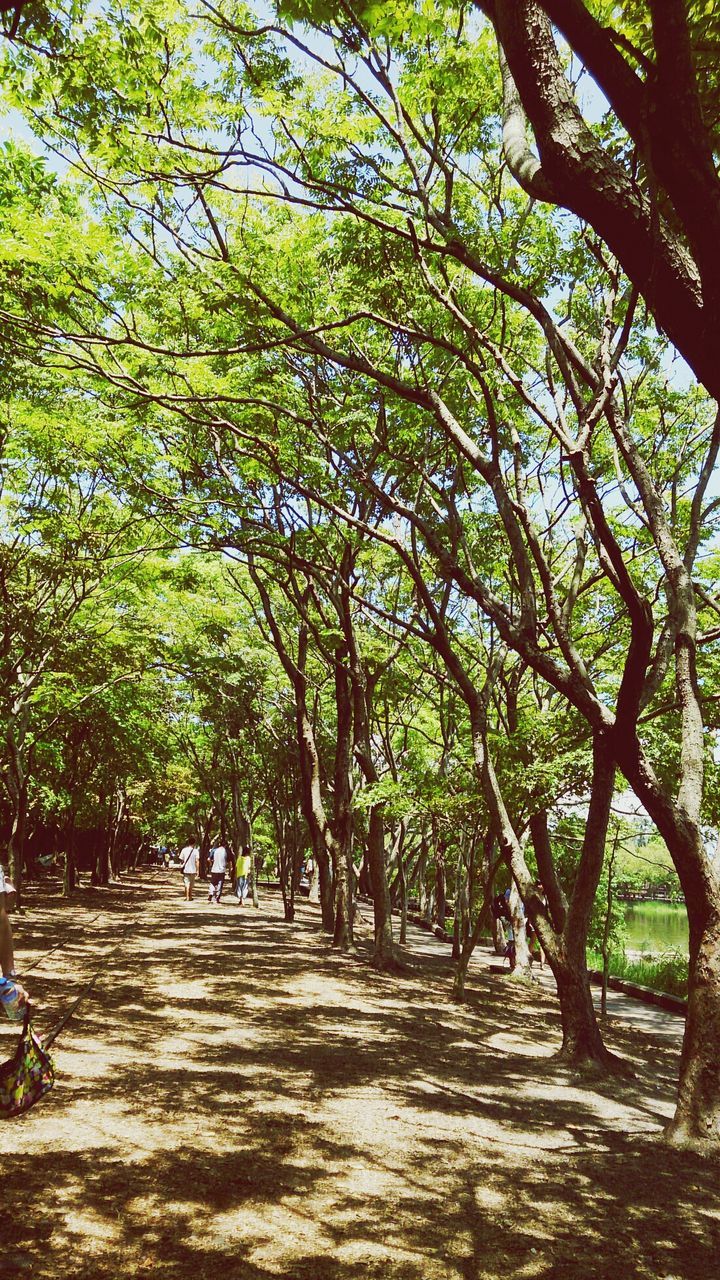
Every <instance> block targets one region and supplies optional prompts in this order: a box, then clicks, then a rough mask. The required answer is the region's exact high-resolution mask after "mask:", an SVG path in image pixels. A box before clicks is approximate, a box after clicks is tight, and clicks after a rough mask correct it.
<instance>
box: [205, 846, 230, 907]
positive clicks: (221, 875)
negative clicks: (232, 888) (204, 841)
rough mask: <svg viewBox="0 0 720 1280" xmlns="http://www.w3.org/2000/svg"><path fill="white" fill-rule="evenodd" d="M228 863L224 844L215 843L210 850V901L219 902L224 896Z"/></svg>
mask: <svg viewBox="0 0 720 1280" xmlns="http://www.w3.org/2000/svg"><path fill="white" fill-rule="evenodd" d="M227 865H228V854H227V849H226V848H225V845H224V844H220V838H219V837H218V843H217V844H215V845H213V847H212V849H211V850H210V886H209V890H208V902H219V901H220V899H221V897H222V891H223V885H224V883H225V873H226V871H227Z"/></svg>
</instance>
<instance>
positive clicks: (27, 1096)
mask: <svg viewBox="0 0 720 1280" xmlns="http://www.w3.org/2000/svg"><path fill="white" fill-rule="evenodd" d="M54 1083H55V1071H54V1069H53V1063H52V1058H51V1057H50V1054H49V1053H48V1052H47V1050H46V1049H44V1048H43V1045H42V1043H41V1041H40V1040H39V1039H38V1037H37V1036H36V1035H35V1032H34V1031H33V1029H32V1023H31V1022H30V1006H29V1005H28V1006H27V1008H26V1010H25V1021H24V1022H23V1028H22V1033H21V1035H20V1039H19V1040H18V1044H17V1048H16V1050H15V1052H14V1054H13V1056H12V1058H9V1059H8V1061H7V1062H3V1064H2V1066H0V1120H8V1119H10V1117H11V1116H19V1115H21V1114H22V1112H23V1111H28V1110H29V1109H30V1107H32V1106H34V1104H35V1103H36V1102H38V1101H39V1100H40V1098H42V1097H43V1096H44V1094H46V1093H47V1092H48V1090H49V1089H52V1087H53V1084H54Z"/></svg>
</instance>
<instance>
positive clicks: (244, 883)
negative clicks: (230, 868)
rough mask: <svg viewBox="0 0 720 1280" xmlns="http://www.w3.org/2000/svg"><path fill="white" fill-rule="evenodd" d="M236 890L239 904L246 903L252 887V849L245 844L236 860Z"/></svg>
mask: <svg viewBox="0 0 720 1280" xmlns="http://www.w3.org/2000/svg"><path fill="white" fill-rule="evenodd" d="M235 875H236V877H237V879H236V882H235V892H236V894H237V900H238V906H239V907H243V906H244V905H245V899H246V898H247V896H248V889H249V887H250V850H249V848H248V846H247V845H244V846H243V848H242V849H241V851H240V853H239V854H238V856H237V859H236V861H235Z"/></svg>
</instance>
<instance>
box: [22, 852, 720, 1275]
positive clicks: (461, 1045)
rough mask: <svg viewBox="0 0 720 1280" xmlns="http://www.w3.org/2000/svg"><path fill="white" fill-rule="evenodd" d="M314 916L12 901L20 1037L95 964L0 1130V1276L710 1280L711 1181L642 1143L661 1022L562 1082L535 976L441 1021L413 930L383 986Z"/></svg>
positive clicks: (661, 1045) (654, 1114)
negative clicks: (622, 1058)
mask: <svg viewBox="0 0 720 1280" xmlns="http://www.w3.org/2000/svg"><path fill="white" fill-rule="evenodd" d="M86 893H87V899H86V898H85V894H86ZM318 925H319V921H318V911H317V908H316V907H313V906H312V905H310V904H308V903H302V904H300V906H299V908H298V916H297V918H296V921H295V922H294V923H293V924H292V925H288V924H285V923H284V921H283V920H282V909H281V904H280V903H279V900H278V899H277V897H275V896H273V895H268V894H265V895H263V897H262V902H261V908H260V910H258V911H255V910H251V909H246V910H244V911H242V912H241V911H239V910H238V909H237V908H235V907H234V904H233V903H232V902H228V903H227V904H225V903H223V904H221V905H220V906H219V907H212V906H208V905H207V904H206V903H205V902H203V901H202V899H200V900H198V901H196V902H194V903H192V904H189V905H187V906H186V905H185V904H184V903H183V902H182V901H181V899H180V896H179V893H178V885H177V882H176V878H171V877H170V876H168V875H166V874H165V873H162V872H146V873H144V874H143V875H142V876H140V877H138V878H137V879H136V880H134V881H129V882H128V883H127V884H125V885H124V886H123V887H121V888H119V889H116V890H113V891H111V892H108V891H85V890H84V891H83V894H82V895H81V896H80V897H79V898H78V900H77V903H74V904H73V906H72V907H71V908H69V909H67V908H64V907H62V906H61V905H60V904H59V903H57V902H53V901H50V902H40V903H39V904H38V905H37V906H36V905H34V904H33V903H32V901H31V903H30V907H29V910H28V912H27V915H26V916H25V917H24V918H23V920H22V921H21V922H20V927H19V928H18V930H17V939H18V960H19V962H20V964H21V965H23V966H26V967H27V966H30V965H31V964H34V965H35V967H34V968H33V969H32V970H31V971H30V972H29V973H28V975H27V983H28V986H30V987H31V989H32V993H33V996H34V997H36V998H37V999H38V1000H39V1002H40V1004H41V1010H40V1012H39V1014H38V1019H37V1021H38V1026H39V1028H40V1029H41V1030H44V1029H46V1028H47V1027H50V1026H51V1025H53V1023H54V1022H55V1020H56V1019H57V1018H58V1017H59V1016H60V1015H61V1014H62V1012H63V1010H64V1009H65V1008H67V1007H68V1005H69V1004H70V1003H71V1002H72V1000H73V998H74V997H75V995H76V994H77V993H78V992H79V991H80V990H81V989H82V988H83V986H84V984H87V982H88V980H89V979H90V978H92V976H93V975H94V974H95V973H96V972H97V971H98V970H99V969H100V968H101V966H102V965H103V963H105V968H104V969H103V970H102V972H101V973H100V977H99V978H98V981H97V984H96V986H95V987H94V989H93V990H92V991H91V992H90V993H89V994H88V995H87V996H86V998H85V999H84V1000H83V1002H82V1004H81V1005H80V1008H79V1010H78V1012H77V1014H76V1015H75V1016H74V1018H73V1019H72V1021H71V1022H70V1024H69V1025H68V1026H67V1027H66V1028H65V1030H64V1031H63V1033H62V1034H61V1036H60V1038H59V1040H58V1041H57V1044H56V1046H55V1051H54V1052H55V1057H56V1061H57V1066H58V1072H59V1074H58V1082H57V1085H56V1088H55V1090H54V1091H53V1092H52V1093H51V1094H50V1095H49V1096H48V1098H47V1099H46V1100H45V1101H44V1102H43V1103H41V1104H40V1105H39V1106H37V1107H36V1108H35V1109H34V1110H33V1111H32V1112H30V1113H29V1114H28V1115H27V1116H26V1117H23V1118H22V1119H20V1120H17V1121H14V1122H8V1123H7V1124H5V1125H4V1126H2V1128H0V1152H1V1153H2V1178H3V1184H2V1185H3V1199H4V1203H5V1204H8V1203H13V1204H17V1203H18V1202H19V1201H21V1203H22V1212H21V1213H20V1214H17V1213H15V1212H14V1213H13V1214H12V1215H6V1217H5V1219H4V1239H3V1243H4V1252H2V1253H0V1276H2V1277H3V1280H5V1277H8V1278H9V1277H11V1276H12V1277H13V1278H15V1277H18V1276H22V1275H24V1274H28V1275H29V1274H31V1273H32V1275H33V1276H34V1277H37V1278H39V1280H56V1278H57V1277H61V1278H65V1277H67V1278H68V1280H116V1277H122V1276H133V1277H139V1278H141V1280H142V1278H145V1277H146V1278H147V1280H150V1277H153V1278H154V1280H155V1278H156V1280H164V1278H167V1280H270V1278H271V1277H283V1278H284V1280H373V1278H374V1277H377V1278H379V1277H383V1280H388V1278H390V1280H451V1278H453V1280H521V1277H525V1276H528V1277H533V1280H588V1278H595V1277H599V1278H600V1280H603V1278H604V1277H608V1280H610V1277H612V1280H616V1278H618V1277H622V1278H623V1280H624V1278H625V1277H629V1278H630V1280H669V1278H670V1277H675V1278H676V1280H694V1277H696V1276H697V1277H698V1280H700V1277H701V1276H702V1277H703V1280H710V1278H711V1277H712V1276H714V1274H715V1271H716V1260H717V1257H718V1256H720V1220H719V1217H718V1180H717V1172H718V1171H717V1168H716V1167H714V1166H711V1165H707V1164H703V1163H702V1162H700V1161H698V1160H697V1159H695V1158H694V1157H692V1156H687V1155H684V1154H682V1153H678V1152H673V1151H667V1150H665V1149H664V1148H662V1147H661V1146H660V1145H659V1143H658V1134H659V1132H660V1128H661V1126H662V1124H663V1123H664V1120H665V1119H666V1118H667V1116H668V1115H669V1114H671V1112H672V1089H673V1083H672V1082H673V1079H674V1076H675V1073H676V1070H677V1035H676V1033H675V1032H673V1033H672V1034H671V1035H663V1034H662V1024H658V1023H657V1022H656V1021H653V1020H652V1019H649V1020H648V1022H647V1032H645V1031H644V1030H643V1031H642V1032H640V1031H639V1029H638V1027H637V1026H635V1025H633V1026H630V1025H628V1026H625V1025H624V1024H623V1022H622V1021H621V1020H620V1019H619V1018H616V1019H613V1022H612V1024H611V1025H610V1026H609V1029H608V1042H609V1044H610V1046H611V1047H612V1048H613V1049H615V1050H616V1051H618V1052H621V1053H624V1054H625V1055H626V1056H632V1058H633V1060H634V1062H635V1064H636V1069H637V1078H636V1079H635V1080H631V1081H618V1080H615V1079H613V1080H611V1081H603V1080H595V1079H593V1080H589V1079H585V1078H580V1077H577V1076H574V1075H572V1074H571V1073H570V1072H569V1071H568V1070H567V1069H566V1068H565V1067H563V1066H561V1065H560V1064H559V1063H558V1062H557V1061H556V1060H555V1059H554V1058H553V1056H552V1055H553V1054H554V1053H555V1051H556V1049H557V1047H558V1044H559V1023H558V1016H557V1006H556V1001H555V998H554V996H553V994H552V992H551V991H549V990H548V989H547V987H546V985H542V986H534V987H532V988H519V987H516V986H514V985H513V986H509V985H508V984H507V981H506V980H505V979H503V978H502V977H500V976H497V975H492V974H490V973H489V972H488V971H487V966H485V965H483V963H481V962H480V961H478V963H477V964H475V966H474V968H473V970H472V971H471V975H470V979H469V982H468V1003H467V1004H466V1005H465V1006H461V1007H458V1006H455V1005H453V1004H451V1003H450V1002H449V999H448V996H449V990H450V978H451V962H450V960H449V956H448V949H447V947H445V946H444V945H443V944H442V943H440V942H438V941H437V940H436V939H434V938H432V937H429V936H428V935H426V934H422V933H421V932H420V931H418V930H415V929H411V931H410V934H409V944H408V948H407V955H406V959H407V961H408V965H409V969H408V973H407V974H406V975H405V976H403V977H400V978H391V977H387V976H385V975H379V974H376V973H375V972H374V971H372V970H370V969H369V967H368V965H367V956H368V947H369V936H368V935H369V932H370V931H369V927H368V925H367V924H366V925H365V926H364V928H363V930H362V931H361V936H360V939H359V954H358V955H357V956H350V957H341V956H339V955H337V954H336V953H333V951H332V949H331V948H330V946H329V942H328V939H327V938H326V937H325V936H324V935H323V934H322V933H321V932H320V930H319V927H318ZM58 943H61V944H62V945H60V946H58ZM52 947H57V949H56V950H54V951H53V953H52V954H48V951H49V949H50V948H52ZM658 1028H659V1029H658ZM654 1030H658V1034H657V1035H654ZM1 1039H2V1045H3V1048H4V1049H5V1050H6V1052H9V1051H10V1046H11V1043H12V1034H11V1033H10V1032H9V1031H8V1030H7V1029H6V1031H5V1032H4V1033H3V1035H2V1037H1Z"/></svg>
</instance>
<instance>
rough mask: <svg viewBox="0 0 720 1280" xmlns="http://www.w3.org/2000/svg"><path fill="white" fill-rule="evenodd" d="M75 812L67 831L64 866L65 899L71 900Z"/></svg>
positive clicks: (73, 887)
mask: <svg viewBox="0 0 720 1280" xmlns="http://www.w3.org/2000/svg"><path fill="white" fill-rule="evenodd" d="M75 883H76V871H75V810H74V809H73V810H72V811H71V813H70V818H69V820H68V824H67V828H66V831H65V859H64V865H63V897H64V898H70V897H72V894H73V892H74V889H75Z"/></svg>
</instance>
